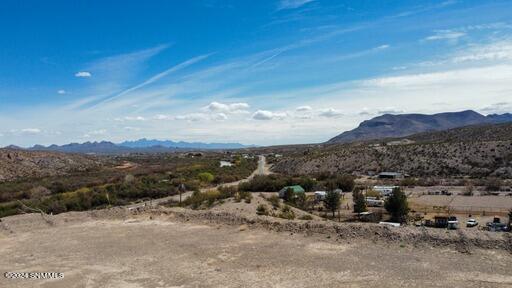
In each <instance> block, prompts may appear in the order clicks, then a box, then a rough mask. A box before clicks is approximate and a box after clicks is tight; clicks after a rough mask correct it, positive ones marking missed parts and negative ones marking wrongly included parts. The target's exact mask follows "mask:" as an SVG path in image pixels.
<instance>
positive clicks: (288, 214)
mask: <svg viewBox="0 0 512 288" xmlns="http://www.w3.org/2000/svg"><path fill="white" fill-rule="evenodd" d="M277 217H279V218H283V219H288V220H293V219H295V212H293V210H292V209H291V208H290V206H288V205H283V207H282V208H281V211H280V212H279V214H278V215H277Z"/></svg>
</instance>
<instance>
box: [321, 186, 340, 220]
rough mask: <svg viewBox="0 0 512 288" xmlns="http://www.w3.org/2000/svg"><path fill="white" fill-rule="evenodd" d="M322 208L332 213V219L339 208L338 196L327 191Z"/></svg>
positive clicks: (336, 193)
mask: <svg viewBox="0 0 512 288" xmlns="http://www.w3.org/2000/svg"><path fill="white" fill-rule="evenodd" d="M324 206H325V209H327V210H329V211H331V212H332V217H333V218H334V215H335V213H336V211H337V210H338V208H339V207H340V194H339V193H338V192H334V191H327V194H326V195H325V199H324Z"/></svg>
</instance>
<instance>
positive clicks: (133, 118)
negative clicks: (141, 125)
mask: <svg viewBox="0 0 512 288" xmlns="http://www.w3.org/2000/svg"><path fill="white" fill-rule="evenodd" d="M118 119H119V120H120V121H122V120H126V121H146V118H144V117H142V116H126V117H124V118H117V119H116V120H118Z"/></svg>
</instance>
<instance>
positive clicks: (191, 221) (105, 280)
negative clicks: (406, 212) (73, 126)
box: [0, 203, 512, 288]
mask: <svg viewBox="0 0 512 288" xmlns="http://www.w3.org/2000/svg"><path fill="white" fill-rule="evenodd" d="M240 205H242V203H240ZM47 220H48V219H47ZM49 220H50V222H48V221H45V220H43V219H42V218H41V216H40V215H37V214H30V215H18V216H13V217H7V218H3V219H2V222H1V225H0V271H2V273H4V272H7V271H11V272H62V273H64V278H63V279H55V280H36V279H16V280H13V279H5V278H0V287H57V288H58V287H123V288H124V287H128V288H130V287H294V288H295V287H414V286H416V287H511V285H512V275H511V274H510V271H511V270H510V267H512V266H511V265H512V255H511V254H510V252H508V251H507V250H506V249H504V247H492V245H491V243H493V242H495V241H498V242H499V241H503V239H504V238H502V237H504V236H503V235H502V234H490V233H484V234H479V233H476V234H475V235H471V234H467V235H465V236H464V237H462V236H460V235H458V236H457V233H458V232H455V233H454V234H452V233H445V232H444V231H441V230H433V231H429V232H425V231H423V230H418V229H415V228H414V227H411V228H400V229H391V228H387V227H381V226H375V225H364V224H337V223H330V222H325V221H286V220H280V219H276V218H273V217H254V218H250V217H247V216H243V215H236V214H233V213H228V212H226V211H222V210H220V211H190V210H186V209H182V208H173V209H163V208H156V209H147V210H146V211H142V212H138V213H135V214H134V212H133V211H129V210H128V209H123V208H115V209H108V210H99V211H93V212H75V213H64V214H60V215H56V216H52V217H51V219H49ZM477 232H481V231H477ZM481 233H483V232H481ZM372 234H373V235H375V236H373V237H370V235H372ZM336 235H338V236H339V235H344V236H345V237H338V236H336ZM421 235H423V236H421ZM425 235H426V236H425ZM429 235H430V236H429ZM432 235H434V236H435V237H433V236H432ZM442 235H444V237H441V236H442ZM436 237H438V238H436ZM473 238H474V239H473ZM385 239H388V240H385ZM429 239H430V240H431V239H437V240H436V241H437V244H436V242H429V241H430V240H429ZM455 239H456V240H457V241H455ZM475 239H477V240H475ZM485 239H487V240H485ZM500 239H501V240H500ZM450 241H455V242H454V243H463V244H464V243H465V245H469V246H471V247H472V248H471V249H467V250H465V251H461V249H458V246H457V245H458V244H454V243H451V242H450ZM479 241H480V242H479ZM416 242H418V243H423V244H420V245H415V243H416ZM498 242H495V243H494V244H496V243H498ZM478 243H480V244H478ZM510 244H511V243H509V245H510ZM486 245H491V246H486ZM498 246H499V245H498ZM481 248H486V249H481ZM462 250H464V249H462ZM461 252H465V253H461Z"/></svg>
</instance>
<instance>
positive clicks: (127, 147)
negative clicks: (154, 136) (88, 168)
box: [6, 138, 254, 154]
mask: <svg viewBox="0 0 512 288" xmlns="http://www.w3.org/2000/svg"><path fill="white" fill-rule="evenodd" d="M249 147H254V146H249V145H243V144H240V143H202V142H183V141H180V142H174V141H171V140H149V139H145V138H143V139H139V140H136V141H125V142H122V143H119V144H115V143H112V142H108V141H101V142H85V143H70V144H65V145H55V144H54V145H50V146H43V145H35V146H33V147H30V148H27V149H26V150H33V151H56V152H65V153H83V154H124V153H158V152H173V151H178V150H223V149H241V148H249ZM6 148H11V149H23V148H20V147H16V146H12V145H11V146H9V147H6Z"/></svg>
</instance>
